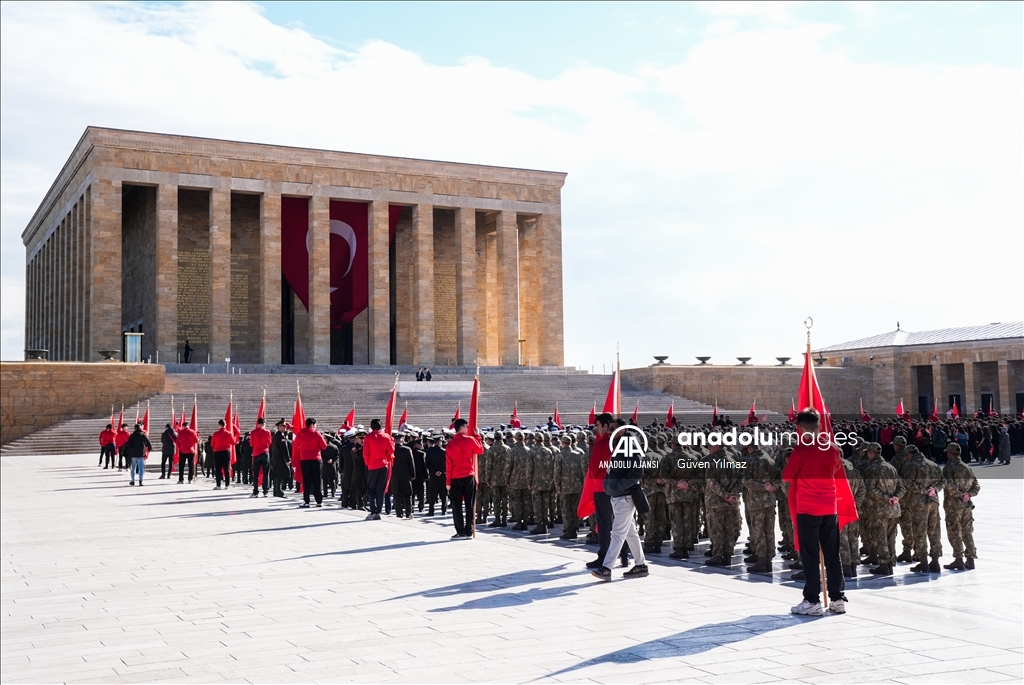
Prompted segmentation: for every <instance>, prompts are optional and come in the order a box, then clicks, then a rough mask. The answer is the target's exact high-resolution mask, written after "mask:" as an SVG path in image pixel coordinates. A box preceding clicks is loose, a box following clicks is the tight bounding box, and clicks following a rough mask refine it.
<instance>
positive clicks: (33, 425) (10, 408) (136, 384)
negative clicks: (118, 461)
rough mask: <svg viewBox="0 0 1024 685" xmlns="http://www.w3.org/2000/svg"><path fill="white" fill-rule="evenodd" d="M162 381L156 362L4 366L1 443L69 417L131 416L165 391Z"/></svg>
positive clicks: (91, 437) (1, 373)
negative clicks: (111, 413) (115, 413)
mask: <svg viewBox="0 0 1024 685" xmlns="http://www.w3.org/2000/svg"><path fill="white" fill-rule="evenodd" d="M164 379H165V376H164V367H163V366H160V365H157V364H118V363H115V362H108V363H105V364H82V363H77V362H0V443H2V444H7V443H8V442H11V441H13V440H17V439H18V438H20V437H22V436H24V435H28V434H29V433H32V432H35V431H37V430H40V429H42V428H46V427H47V426H49V425H52V424H54V423H57V422H59V421H65V420H67V419H69V418H86V417H92V416H96V415H98V414H99V415H105V414H106V412H108V411H110V407H111V405H115V408H116V409H118V410H120V407H121V405H122V404H123V405H125V407H126V412H125V413H126V415H127V407H129V406H130V405H134V404H135V403H136V402H138V401H140V400H144V399H146V398H147V397H151V396H152V395H155V394H157V393H160V392H163V390H164ZM131 417H132V419H134V418H135V414H134V413H132V415H131ZM150 432H152V427H151V431H150ZM157 432H158V433H159V431H157ZM83 440H90V441H95V435H88V436H83ZM94 444H95V445H96V451H97V452H99V444H98V443H94Z"/></svg>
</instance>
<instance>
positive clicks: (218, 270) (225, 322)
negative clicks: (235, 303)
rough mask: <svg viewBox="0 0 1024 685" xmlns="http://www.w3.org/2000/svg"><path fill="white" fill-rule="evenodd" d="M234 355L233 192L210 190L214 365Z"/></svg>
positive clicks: (211, 301)
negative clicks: (232, 298) (232, 277)
mask: <svg viewBox="0 0 1024 685" xmlns="http://www.w3.org/2000/svg"><path fill="white" fill-rule="evenodd" d="M230 356H231V190H229V189H228V188H214V189H213V190H211V191H210V362H211V363H212V364H222V363H224V359H226V358H229V357H230Z"/></svg>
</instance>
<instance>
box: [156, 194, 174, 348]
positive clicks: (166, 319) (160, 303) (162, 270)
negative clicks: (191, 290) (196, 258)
mask: <svg viewBox="0 0 1024 685" xmlns="http://www.w3.org/2000/svg"><path fill="white" fill-rule="evenodd" d="M154 244H155V246H156V253H155V254H154V255H153V258H154V260H155V261H156V264H155V265H154V269H153V272H154V278H153V282H154V284H155V286H156V293H155V297H154V298H153V308H154V310H155V311H154V314H155V321H154V322H153V324H154V325H153V330H152V333H151V334H152V335H153V347H154V349H156V351H157V352H159V354H160V361H161V362H162V363H164V364H171V363H173V362H175V361H176V360H177V358H178V355H177V353H178V186H177V185H172V184H169V183H162V184H160V185H159V186H157V189H156V238H155V240H154ZM153 361H156V360H155V359H154V360H153Z"/></svg>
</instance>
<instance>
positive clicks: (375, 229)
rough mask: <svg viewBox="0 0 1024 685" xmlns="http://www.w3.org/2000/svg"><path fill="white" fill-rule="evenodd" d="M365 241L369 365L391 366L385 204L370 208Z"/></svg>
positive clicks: (378, 202) (386, 212) (377, 203)
mask: <svg viewBox="0 0 1024 685" xmlns="http://www.w3.org/2000/svg"><path fill="white" fill-rule="evenodd" d="M369 212H370V215H369V217H368V220H369V226H368V228H369V230H368V231H367V238H368V240H369V245H367V248H368V249H367V252H368V254H367V257H368V262H369V264H368V267H369V269H368V271H369V280H370V282H369V304H368V306H367V310H368V313H369V317H368V318H369V322H368V324H369V334H370V344H369V351H370V354H369V363H370V364H375V365H378V366H387V365H388V364H390V363H391V284H390V280H391V278H390V276H391V269H390V264H389V261H388V254H389V249H390V246H389V245H388V221H389V216H388V203H387V201H386V200H374V201H373V202H371V203H370V206H369Z"/></svg>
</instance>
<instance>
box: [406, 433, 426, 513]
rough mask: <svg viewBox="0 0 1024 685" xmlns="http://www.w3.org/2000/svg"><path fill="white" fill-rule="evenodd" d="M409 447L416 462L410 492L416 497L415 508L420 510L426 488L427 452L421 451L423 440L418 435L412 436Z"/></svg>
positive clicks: (421, 509)
mask: <svg viewBox="0 0 1024 685" xmlns="http://www.w3.org/2000/svg"><path fill="white" fill-rule="evenodd" d="M409 447H411V448H412V460H413V462H414V463H415V464H416V477H415V478H413V480H412V494H413V497H414V498H415V499H416V509H417V510H418V511H420V512H422V511H423V500H424V496H425V494H426V490H427V462H426V457H427V454H426V452H424V451H423V442H422V441H421V440H420V436H418V435H417V436H414V437H413V439H412V441H411V443H410V445H409Z"/></svg>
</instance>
